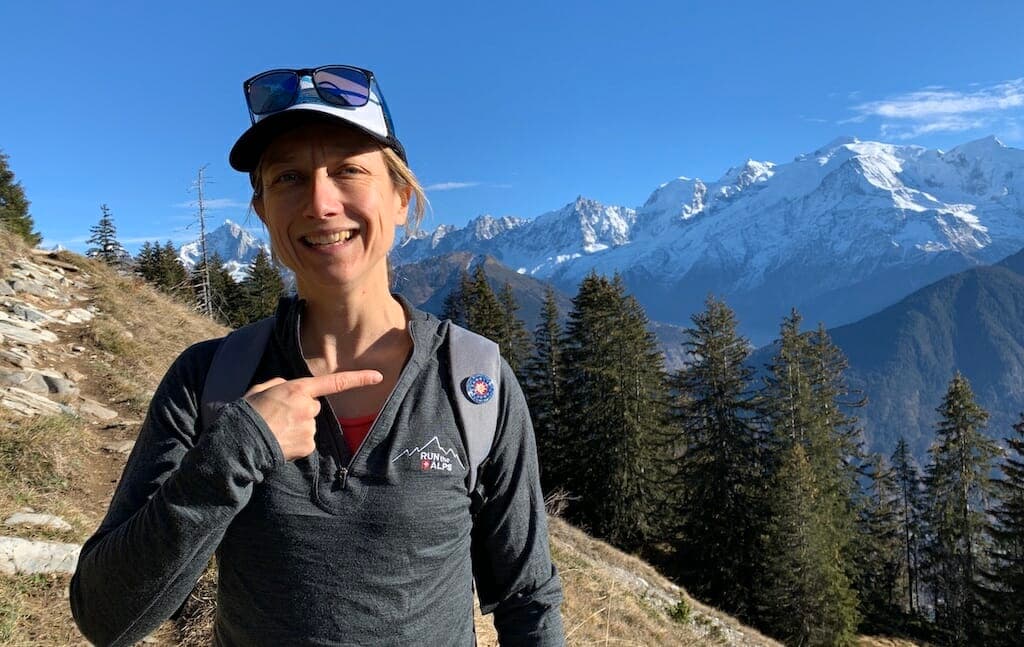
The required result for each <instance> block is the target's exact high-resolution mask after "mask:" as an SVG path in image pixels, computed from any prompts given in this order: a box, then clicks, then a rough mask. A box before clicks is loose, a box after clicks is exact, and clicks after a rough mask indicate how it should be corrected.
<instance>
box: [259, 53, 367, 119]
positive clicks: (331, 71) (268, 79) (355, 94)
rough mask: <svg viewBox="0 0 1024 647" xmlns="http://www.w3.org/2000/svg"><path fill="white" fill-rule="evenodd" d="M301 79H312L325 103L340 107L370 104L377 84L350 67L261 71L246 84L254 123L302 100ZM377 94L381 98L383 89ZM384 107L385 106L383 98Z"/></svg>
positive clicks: (364, 73)
mask: <svg viewBox="0 0 1024 647" xmlns="http://www.w3.org/2000/svg"><path fill="white" fill-rule="evenodd" d="M302 77H309V78H310V79H312V82H313V89H314V90H316V93H317V96H319V97H320V99H321V100H322V101H323V102H324V103H326V104H329V105H332V106H338V107H340V108H358V107H360V106H365V105H366V104H367V103H369V101H370V94H371V92H370V91H371V88H373V87H374V86H375V85H376V81H375V79H374V77H373V72H371V71H370V70H364V69H363V68H360V67H353V66H351V65H324V66H322V67H315V68H305V69H298V70H286V69H283V70H270V71H268V72H261V73H260V74H257V75H256V76H254V77H252V78H251V79H249V80H247V81H246V82H245V83H244V84H243V88H244V90H245V101H246V103H247V105H248V107H249V117H250V118H251V119H252V120H253V123H255V122H256V121H257V120H258V118H259V117H262V116H265V115H268V114H270V113H273V112H279V111H281V110H284V109H285V108H287V107H289V106H292V105H294V104H295V101H296V100H297V99H298V98H299V90H300V85H301V80H302ZM374 94H376V95H377V96H380V89H379V88H377V91H376V92H375V93H374ZM381 104H382V105H383V104H384V100H383V97H382V98H381ZM385 110H387V109H386V108H385Z"/></svg>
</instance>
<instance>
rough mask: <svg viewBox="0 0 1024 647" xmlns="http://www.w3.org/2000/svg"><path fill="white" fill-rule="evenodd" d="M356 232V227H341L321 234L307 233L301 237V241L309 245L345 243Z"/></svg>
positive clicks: (357, 231)
mask: <svg viewBox="0 0 1024 647" xmlns="http://www.w3.org/2000/svg"><path fill="white" fill-rule="evenodd" d="M358 233H359V230H358V229H343V230H341V231H332V232H328V233H323V234H307V235H305V236H303V237H302V242H303V243H305V244H306V245H307V246H309V247H326V246H328V245H338V244H341V243H346V242H348V241H349V240H351V239H352V238H353V237H355V235H356V234H358Z"/></svg>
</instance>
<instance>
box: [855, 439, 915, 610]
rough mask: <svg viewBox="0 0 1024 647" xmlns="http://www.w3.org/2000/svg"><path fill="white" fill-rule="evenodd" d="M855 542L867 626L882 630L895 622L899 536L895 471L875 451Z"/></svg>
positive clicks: (900, 554) (857, 581)
mask: <svg viewBox="0 0 1024 647" xmlns="http://www.w3.org/2000/svg"><path fill="white" fill-rule="evenodd" d="M866 477H867V479H868V483H867V486H866V488H865V493H864V496H863V497H862V501H861V509H860V515H859V528H858V534H857V540H856V544H855V560H854V564H855V566H856V568H855V577H856V579H855V582H854V585H855V587H856V589H857V591H858V598H859V600H860V610H861V615H862V616H864V618H865V621H866V624H867V626H868V627H870V628H872V629H876V630H885V629H887V628H890V627H892V626H893V625H894V623H895V622H898V616H899V612H900V609H899V602H900V601H899V599H898V598H899V595H898V592H897V591H898V589H899V587H900V576H901V573H902V571H901V566H902V564H903V550H902V549H903V543H902V540H903V537H902V536H901V531H902V527H901V525H900V516H899V504H900V493H899V488H898V486H897V484H896V478H895V472H894V471H893V470H891V469H890V468H889V467H888V465H886V461H885V458H884V457H883V456H881V455H879V454H875V455H873V456H871V458H870V459H869V462H868V470H867V474H866Z"/></svg>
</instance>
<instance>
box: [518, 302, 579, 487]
mask: <svg viewBox="0 0 1024 647" xmlns="http://www.w3.org/2000/svg"><path fill="white" fill-rule="evenodd" d="M533 349H534V350H533V353H532V354H531V356H530V359H529V361H528V363H527V365H526V379H525V380H523V388H524V390H525V391H526V399H527V401H528V402H529V405H530V414H531V416H532V418H533V430H534V433H535V435H536V437H537V455H538V460H539V462H540V468H541V473H540V477H541V485H542V486H543V488H544V491H545V492H552V491H554V490H556V489H558V488H564V487H565V485H566V483H565V478H566V477H565V469H564V468H563V467H562V463H563V456H564V452H566V451H567V449H568V445H567V439H566V437H565V434H566V432H565V425H564V416H565V413H566V411H565V399H564V394H565V365H564V361H563V359H564V358H563V356H562V352H563V351H562V326H561V324H559V322H558V304H557V303H556V302H555V291H554V289H553V288H551V287H548V289H547V292H546V293H545V295H544V305H543V307H542V308H541V313H540V323H538V324H537V328H536V329H535V330H534V333H533Z"/></svg>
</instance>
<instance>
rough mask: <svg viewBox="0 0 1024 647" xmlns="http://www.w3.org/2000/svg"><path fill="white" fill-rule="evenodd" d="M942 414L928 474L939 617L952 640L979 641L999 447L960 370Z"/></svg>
mask: <svg viewBox="0 0 1024 647" xmlns="http://www.w3.org/2000/svg"><path fill="white" fill-rule="evenodd" d="M938 412H939V415H940V416H941V419H940V421H939V423H938V427H937V429H936V441H935V443H934V444H933V445H932V447H931V449H930V450H929V455H930V458H931V463H930V464H929V466H928V470H927V475H926V477H925V485H926V488H927V489H926V492H927V522H928V530H929V535H930V539H931V540H930V542H929V543H928V545H927V549H926V554H927V559H928V579H929V583H930V585H931V588H932V591H933V595H934V604H935V622H936V625H937V626H938V627H939V629H940V630H941V631H943V633H944V634H945V635H946V637H947V639H948V641H949V642H950V643H951V644H954V645H967V644H979V641H980V640H981V639H982V637H983V633H984V627H983V626H982V623H981V611H982V599H981V597H982V591H981V587H980V577H981V574H982V571H983V569H984V568H985V563H984V557H985V553H986V549H987V537H986V524H987V521H986V518H985V511H986V508H987V507H988V503H989V497H990V494H991V492H992V483H991V481H990V479H989V473H990V472H991V469H992V462H993V460H994V458H995V457H996V456H997V455H998V453H999V449H998V446H997V445H996V444H995V443H994V442H992V441H991V440H990V439H988V438H986V437H985V436H984V435H982V433H981V429H982V428H983V427H984V425H985V422H986V421H987V420H988V413H987V412H986V411H985V410H984V409H982V408H981V407H980V406H978V404H977V403H976V401H975V399H974V393H973V392H972V390H971V386H970V383H968V381H967V379H966V378H965V377H964V376H963V375H961V374H960V373H957V374H956V375H955V376H954V377H953V379H952V381H951V382H950V384H949V389H948V390H947V391H946V395H945V397H944V398H943V402H942V405H941V406H940V407H939V408H938Z"/></svg>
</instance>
